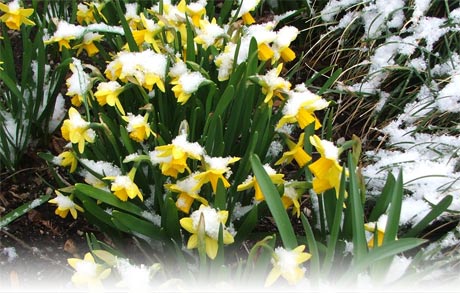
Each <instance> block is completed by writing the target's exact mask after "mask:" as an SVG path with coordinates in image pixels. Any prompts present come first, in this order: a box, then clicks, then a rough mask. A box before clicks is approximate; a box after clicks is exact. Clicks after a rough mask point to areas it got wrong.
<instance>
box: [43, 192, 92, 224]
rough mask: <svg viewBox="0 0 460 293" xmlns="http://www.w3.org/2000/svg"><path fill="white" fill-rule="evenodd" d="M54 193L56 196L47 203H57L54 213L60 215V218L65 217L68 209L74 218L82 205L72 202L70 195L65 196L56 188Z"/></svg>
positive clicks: (80, 210) (81, 210)
mask: <svg viewBox="0 0 460 293" xmlns="http://www.w3.org/2000/svg"><path fill="white" fill-rule="evenodd" d="M55 193H56V195H57V196H56V197H55V198H53V199H51V200H49V201H48V202H49V203H52V204H56V205H57V208H56V211H55V214H56V215H58V216H60V217H61V218H65V217H67V215H68V214H69V211H70V214H71V215H72V217H73V218H74V219H75V220H76V219H77V216H78V214H77V211H79V212H83V209H82V207H80V206H79V205H77V204H76V203H74V202H73V200H72V198H71V197H70V196H65V195H63V194H62V193H60V192H59V191H57V190H56V191H55Z"/></svg>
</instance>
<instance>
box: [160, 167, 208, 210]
mask: <svg viewBox="0 0 460 293" xmlns="http://www.w3.org/2000/svg"><path fill="white" fill-rule="evenodd" d="M195 175H196V174H191V175H189V176H187V177H186V178H185V179H182V180H180V181H177V182H176V183H175V184H167V185H166V188H168V189H169V190H171V191H173V192H177V193H179V196H178V198H177V200H176V207H177V208H178V209H179V210H181V211H183V212H184V213H186V214H188V213H189V212H190V207H191V206H192V204H193V202H194V201H195V199H196V200H198V201H199V202H201V203H202V204H204V205H206V206H207V205H208V201H207V200H206V199H205V198H203V197H201V196H200V195H199V194H198V193H199V192H200V189H201V185H200V182H199V181H198V180H197V179H196V178H195Z"/></svg>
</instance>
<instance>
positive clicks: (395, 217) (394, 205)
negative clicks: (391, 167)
mask: <svg viewBox="0 0 460 293" xmlns="http://www.w3.org/2000/svg"><path fill="white" fill-rule="evenodd" d="M402 199H403V177H402V171H401V172H399V175H398V179H397V180H396V183H395V185H394V188H393V197H392V199H391V204H390V207H389V208H388V220H387V224H386V228H385V234H384V237H383V244H385V243H388V242H392V241H395V239H396V236H397V235H398V229H399V218H400V216H401V205H402Z"/></svg>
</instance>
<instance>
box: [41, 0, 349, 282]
mask: <svg viewBox="0 0 460 293" xmlns="http://www.w3.org/2000/svg"><path fill="white" fill-rule="evenodd" d="M259 2H260V1H258V0H254V1H239V6H238V9H235V10H231V11H230V10H229V11H228V13H229V14H230V15H229V19H228V20H227V22H225V19H223V18H220V17H219V18H218V19H216V18H215V17H214V15H212V16H208V14H207V12H206V7H207V5H208V3H207V1H205V0H199V1H194V2H186V1H184V0H181V1H179V2H178V3H177V4H173V3H172V2H171V1H167V0H164V1H162V2H161V5H159V4H158V5H154V6H152V7H141V5H140V4H136V3H130V4H125V5H124V6H123V7H115V8H116V9H122V13H123V14H122V15H121V16H122V19H121V20H120V21H121V22H122V24H123V26H120V27H118V26H110V25H108V24H107V23H104V22H107V19H106V18H105V17H104V14H105V10H104V9H105V6H103V5H99V4H97V3H86V2H85V3H83V4H79V5H78V11H77V22H78V24H70V23H67V22H65V21H63V20H61V21H59V22H58V23H57V28H56V31H55V32H54V33H53V34H52V35H51V36H50V37H49V38H48V39H47V40H46V41H45V43H46V44H47V45H48V46H53V44H54V43H57V47H58V49H59V50H62V51H70V52H74V54H75V55H79V54H85V53H84V52H86V55H87V56H88V57H89V58H90V59H91V58H93V59H92V60H95V58H105V59H108V60H105V61H106V65H105V68H98V67H97V66H95V65H93V64H82V62H81V61H80V60H79V59H77V58H73V59H72V61H73V62H72V63H71V64H70V71H71V75H70V76H69V77H68V79H67V93H66V94H67V96H69V97H70V98H71V103H72V105H73V106H74V107H72V108H70V110H69V118H68V119H66V120H65V121H64V122H63V125H62V127H61V132H62V136H63V138H64V139H65V140H67V141H69V142H70V144H69V145H68V147H67V149H66V150H65V152H63V153H61V154H59V155H58V156H57V158H56V159H55V160H54V162H55V163H57V164H58V165H60V166H64V167H70V172H71V173H73V172H77V174H79V175H81V176H82V177H83V179H84V181H85V182H86V183H87V185H86V187H85V188H86V189H85V188H83V189H82V186H83V185H82V184H79V185H78V186H75V189H76V192H75V197H74V196H73V195H72V199H74V198H75V200H77V199H78V200H80V201H81V202H82V203H83V205H91V206H90V207H89V208H88V209H87V208H86V207H85V206H83V207H84V208H85V213H86V212H87V213H89V214H91V215H92V216H93V217H95V218H98V219H99V221H101V222H105V223H106V224H107V225H109V226H110V227H115V228H117V229H121V230H122V231H123V232H126V233H128V232H129V233H132V234H133V235H135V236H139V235H140V234H143V233H144V234H143V237H145V236H146V234H145V233H147V234H148V235H147V236H148V237H150V235H151V234H149V232H146V230H143V229H140V228H139V227H126V225H128V224H127V223H131V222H130V221H131V220H128V219H131V217H137V218H136V219H137V220H136V221H139V222H137V223H142V225H145V226H149V225H161V226H162V229H163V228H164V229H165V230H167V229H168V227H164V226H165V225H171V223H170V221H172V220H171V219H175V218H178V219H179V223H180V226H181V227H182V229H183V230H184V231H186V232H188V233H190V234H191V236H189V237H188V240H187V245H186V247H187V248H188V249H194V248H200V247H205V251H206V254H207V256H208V257H209V258H210V259H215V258H216V256H217V252H218V249H219V245H220V244H219V233H220V232H219V231H221V232H222V237H223V244H224V245H228V244H231V243H233V242H234V241H235V240H234V236H235V235H237V233H238V231H237V230H238V229H235V228H234V225H237V227H238V225H241V223H240V222H238V221H236V220H235V221H234V219H236V217H233V216H232V213H235V214H236V213H237V211H236V209H237V208H236V207H237V206H238V205H239V207H242V203H243V202H244V203H245V204H247V203H248V202H251V201H252V194H250V192H248V191H247V190H250V189H254V200H253V201H252V202H253V203H255V204H259V203H261V202H262V201H264V200H265V199H266V195H265V194H264V192H263V190H262V188H261V185H260V184H259V181H258V178H256V176H255V175H253V174H251V172H250V169H249V163H248V161H249V156H250V155H252V153H257V154H258V155H259V156H260V157H261V158H262V159H263V161H264V166H263V167H264V170H265V172H266V173H267V174H268V176H269V178H270V179H271V181H272V183H273V184H275V185H276V186H277V187H278V188H279V190H280V202H281V203H282V206H284V208H285V209H292V213H293V215H296V216H297V217H300V214H301V205H302V202H303V199H304V198H305V195H306V194H307V193H308V188H306V187H305V186H307V182H306V181H305V178H300V179H299V180H292V179H293V178H291V177H292V176H291V175H288V174H286V172H285V169H286V165H291V164H294V162H295V165H293V167H295V168H299V169H303V170H304V171H305V172H311V174H313V179H312V181H311V184H312V186H313V188H312V190H313V191H314V192H316V193H322V192H324V191H326V190H329V189H332V190H334V189H335V190H336V191H337V192H338V188H339V186H340V175H341V173H342V167H341V166H340V163H339V154H340V149H339V148H337V147H335V146H334V145H333V144H332V143H331V142H329V141H327V140H322V139H320V138H319V137H318V136H316V135H314V134H310V135H309V137H307V132H306V129H307V128H310V129H312V132H313V133H314V131H315V130H318V129H319V128H320V127H321V123H320V120H319V118H318V112H319V111H321V110H324V109H325V108H327V107H328V105H329V102H328V101H326V100H325V99H324V98H322V97H320V96H318V95H316V94H314V93H312V92H311V91H310V90H309V89H307V87H306V85H305V84H296V85H292V84H291V82H290V81H289V79H288V78H287V77H285V69H286V67H287V66H288V65H287V64H288V63H289V62H291V61H293V60H295V58H296V55H295V53H294V51H293V50H292V49H291V48H290V45H291V42H293V41H294V40H295V39H296V37H297V35H298V33H299V31H298V29H297V28H295V27H292V26H282V27H280V26H279V24H280V20H281V19H282V17H278V16H276V17H275V18H274V19H273V20H271V21H269V22H265V23H255V20H254V18H253V17H252V16H251V13H254V11H255V9H256V7H257V5H259ZM187 3H188V4H187ZM105 5H106V6H107V5H112V4H109V3H106V4H105ZM112 8H114V7H112ZM123 9H124V10H123ZM119 16H120V15H119ZM288 16H289V15H284V16H283V17H288ZM111 23H113V22H111ZM120 35H121V36H120ZM100 43H104V46H99V44H100ZM99 64H100V63H99ZM283 70H284V71H283ZM238 74H240V75H241V74H244V76H245V78H243V79H242V77H241V76H238ZM248 81H249V82H248ZM240 113H241V114H242V116H241V117H238V115H239V114H240ZM235 115H236V116H235ZM290 126H292V127H291V128H294V127H296V128H297V129H298V130H300V131H301V132H300V134H299V132H296V133H290V134H289V133H286V132H285V131H284V129H286V128H288V127H290ZM248 130H249V132H248ZM247 133H249V135H247ZM309 133H311V132H309ZM250 136H252V137H257V136H259V138H260V142H259V143H258V142H257V141H251V137H250ZM274 140H279V141H280V145H284V147H285V149H286V151H285V152H284V153H283V154H281V155H278V154H277V155H276V158H272V159H273V160H270V157H269V156H267V155H266V154H267V152H268V150H267V149H268V144H269V143H270V142H272V141H274ZM247 145H251V147H250V149H249V148H248V147H247ZM307 145H312V146H314V147H315V148H316V150H317V152H318V153H319V156H320V157H319V158H318V159H316V158H317V157H318V156H317V155H316V154H312V153H311V152H307V149H308V148H307ZM313 158H315V159H316V160H315V161H313ZM290 167H291V166H289V168H290ZM281 191H282V192H281ZM171 200H172V202H173V203H175V208H174V204H173V205H172V207H173V208H174V212H171V207H170V206H169V202H171ZM51 203H55V204H58V210H57V211H56V213H58V214H59V215H60V216H63V217H64V216H65V215H66V213H67V211H69V210H70V212H71V214H72V215H73V216H74V217H76V210H79V211H80V209H79V206H78V205H76V204H75V206H73V205H72V204H71V203H73V201H72V200H71V199H70V198H65V200H64V198H62V197H58V198H56V199H54V200H52V201H51ZM122 207H124V208H122ZM244 208H245V209H246V211H248V210H250V209H251V208H252V204H249V205H247V206H245V207H244ZM281 210H282V208H281ZM125 212H129V213H131V214H132V215H131V214H130V215H129V216H128V215H126V219H124V218H123V213H125ZM171 213H175V214H176V215H177V216H171ZM166 214H167V215H166ZM107 215H110V216H107ZM133 215H134V216H133ZM165 215H166V216H165ZM156 216H160V217H161V221H153V220H151V219H154V217H156ZM118 217H121V220H120V218H118ZM163 217H165V218H163ZM240 217H241V216H238V218H240ZM147 220H150V222H146V221H147ZM227 221H228V222H229V223H227ZM133 223H134V222H133ZM226 224H227V227H226V226H225V225H226ZM142 225H141V226H142ZM142 227H144V226H142ZM149 227H150V226H149ZM138 228H139V230H137V229H138ZM147 230H148V229H147ZM168 233H169V232H168ZM171 235H172V234H171ZM174 235H179V236H180V237H182V234H181V233H176V234H174ZM183 236H187V235H183ZM186 239H187V238H186ZM304 248H305V247H304V246H300V247H298V248H296V249H294V250H293V251H292V252H289V251H285V250H283V249H281V248H279V249H277V250H275V255H274V258H273V261H272V263H273V265H274V269H273V271H272V272H271V273H270V276H269V278H268V279H267V284H268V285H269V284H271V283H273V282H275V280H276V279H277V278H278V277H279V276H283V277H284V278H286V279H287V280H288V281H289V283H295V282H297V281H299V280H300V279H301V278H302V277H303V275H304V270H303V269H301V268H300V267H299V264H300V263H302V262H304V261H306V260H307V259H308V258H309V254H307V253H304V252H303V250H304ZM291 254H292V255H291ZM94 276H95V277H96V279H101V278H99V277H98V276H99V275H97V274H96V275H94Z"/></svg>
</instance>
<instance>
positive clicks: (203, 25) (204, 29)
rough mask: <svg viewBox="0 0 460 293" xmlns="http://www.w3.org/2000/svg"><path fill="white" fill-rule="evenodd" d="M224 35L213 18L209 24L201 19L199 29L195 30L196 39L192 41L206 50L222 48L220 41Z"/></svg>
mask: <svg viewBox="0 0 460 293" xmlns="http://www.w3.org/2000/svg"><path fill="white" fill-rule="evenodd" d="M224 35H225V31H224V29H223V28H222V27H221V26H220V25H218V24H217V21H216V19H215V18H213V19H212V20H211V22H209V21H208V20H207V19H202V20H200V25H199V29H197V32H196V37H195V38H194V39H193V40H194V42H195V43H197V44H200V45H202V46H203V48H204V49H205V50H206V49H208V48H209V47H210V46H216V47H220V46H222V40H221V39H222V36H224ZM219 39H220V41H219Z"/></svg>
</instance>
